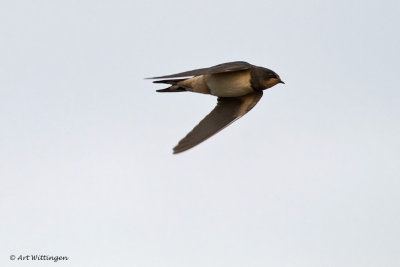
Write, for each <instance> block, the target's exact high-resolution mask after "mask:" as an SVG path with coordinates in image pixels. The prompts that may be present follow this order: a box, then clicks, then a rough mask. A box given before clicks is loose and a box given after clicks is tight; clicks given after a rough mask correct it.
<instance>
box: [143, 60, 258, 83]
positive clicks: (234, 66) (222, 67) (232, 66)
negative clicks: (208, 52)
mask: <svg viewBox="0 0 400 267" xmlns="http://www.w3.org/2000/svg"><path fill="white" fill-rule="evenodd" d="M252 67H254V66H253V65H251V64H249V63H247V62H244V61H234V62H228V63H223V64H219V65H216V66H213V67H210V68H202V69H197V70H189V71H185V72H181V73H176V74H171V75H165V76H158V77H151V78H147V79H164V78H180V77H187V76H199V75H204V74H213V73H221V72H230V71H238V70H247V69H250V68H252Z"/></svg>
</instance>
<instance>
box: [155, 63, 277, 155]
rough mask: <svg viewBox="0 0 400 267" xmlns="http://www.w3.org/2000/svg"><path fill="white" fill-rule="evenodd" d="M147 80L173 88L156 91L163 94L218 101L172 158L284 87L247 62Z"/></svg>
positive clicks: (272, 74) (270, 74)
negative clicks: (199, 95) (274, 89)
mask: <svg viewBox="0 0 400 267" xmlns="http://www.w3.org/2000/svg"><path fill="white" fill-rule="evenodd" d="M147 79H153V80H155V81H153V83H157V84H158V83H162V84H168V85H170V86H169V87H168V88H165V89H159V90H156V91H157V92H160V93H166V92H195V93H202V94H210V95H213V96H216V97H218V99H217V105H216V107H215V108H214V109H213V110H212V111H211V112H210V113H209V114H208V115H207V116H206V117H205V118H204V119H203V120H201V121H200V123H199V124H198V125H197V126H195V127H194V128H193V130H192V131H190V132H189V133H188V134H187V135H186V136H185V137H184V138H182V140H180V141H179V143H178V144H177V145H176V146H175V147H174V148H173V154H178V153H181V152H184V151H186V150H188V149H190V148H193V147H194V146H196V145H198V144H200V143H201V142H203V141H205V140H206V139H208V138H209V137H211V136H213V135H214V134H216V133H218V132H219V131H221V130H222V129H224V128H225V127H227V126H228V125H230V124H231V123H232V122H234V121H236V120H237V119H239V118H240V117H242V116H243V115H245V114H246V113H247V112H249V111H250V110H251V109H252V108H253V107H254V106H255V105H256V104H257V103H258V101H259V100H260V99H261V97H262V95H263V90H265V89H268V88H271V87H272V86H274V85H277V84H279V83H282V84H284V82H283V81H282V80H281V78H280V77H279V75H278V74H277V73H276V72H274V71H272V70H270V69H267V68H264V67H259V66H255V65H252V64H250V63H247V62H245V61H234V62H227V63H222V64H219V65H215V66H212V67H209V68H201V69H194V70H190V71H185V72H180V73H176V74H171V75H164V76H157V77H151V78H147Z"/></svg>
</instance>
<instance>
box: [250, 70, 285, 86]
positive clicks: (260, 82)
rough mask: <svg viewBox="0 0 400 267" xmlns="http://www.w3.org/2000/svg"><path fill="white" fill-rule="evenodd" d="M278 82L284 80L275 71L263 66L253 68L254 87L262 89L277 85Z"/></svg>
mask: <svg viewBox="0 0 400 267" xmlns="http://www.w3.org/2000/svg"><path fill="white" fill-rule="evenodd" d="M278 83H284V82H283V81H282V80H281V77H279V75H278V74H277V73H275V72H274V71H272V70H270V69H267V68H263V67H257V68H254V69H253V70H252V79H251V84H252V87H253V88H254V89H256V90H259V91H261V90H265V89H268V88H270V87H272V86H274V85H277V84H278Z"/></svg>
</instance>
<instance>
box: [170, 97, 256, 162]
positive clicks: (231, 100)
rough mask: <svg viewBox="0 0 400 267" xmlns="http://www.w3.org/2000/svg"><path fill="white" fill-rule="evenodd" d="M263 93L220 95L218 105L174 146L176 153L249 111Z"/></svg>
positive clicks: (214, 132)
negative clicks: (232, 95)
mask: <svg viewBox="0 0 400 267" xmlns="http://www.w3.org/2000/svg"><path fill="white" fill-rule="evenodd" d="M262 95H263V93H262V91H260V92H254V93H250V94H247V95H244V96H241V97H219V98H218V103H217V106H216V107H215V108H214V109H213V110H212V111H211V112H210V114H208V115H207V116H206V117H205V118H204V119H203V120H202V121H201V122H200V123H199V124H198V125H197V126H196V127H194V128H193V130H192V131H191V132H190V133H188V134H187V135H186V136H185V137H184V138H183V139H182V140H181V141H179V143H178V145H176V146H175V147H174V154H177V153H180V152H183V151H185V150H188V149H189V148H192V147H194V146H196V145H198V144H200V143H201V142H203V141H204V140H206V139H208V138H209V137H211V136H212V135H214V134H216V133H217V132H219V131H221V130H222V129H223V128H225V127H226V126H228V125H229V124H231V123H232V122H233V121H235V120H237V119H239V118H240V117H242V116H243V115H244V114H246V113H247V112H249V111H250V110H251V109H252V108H253V107H254V106H255V105H256V104H257V102H258V101H259V100H260V98H261V97H262Z"/></svg>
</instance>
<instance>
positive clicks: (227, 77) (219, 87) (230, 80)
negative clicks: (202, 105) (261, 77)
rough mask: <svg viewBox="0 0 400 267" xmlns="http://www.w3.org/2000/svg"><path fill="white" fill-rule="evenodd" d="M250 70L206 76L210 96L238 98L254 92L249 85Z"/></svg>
mask: <svg viewBox="0 0 400 267" xmlns="http://www.w3.org/2000/svg"><path fill="white" fill-rule="evenodd" d="M250 78H251V76H250V70H244V71H235V72H227V73H217V74H207V75H205V82H206V84H207V86H208V88H209V89H210V92H211V94H212V95H215V96H220V97H238V96H243V95H247V94H249V93H252V92H254V90H253V89H252V88H251V83H250Z"/></svg>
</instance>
